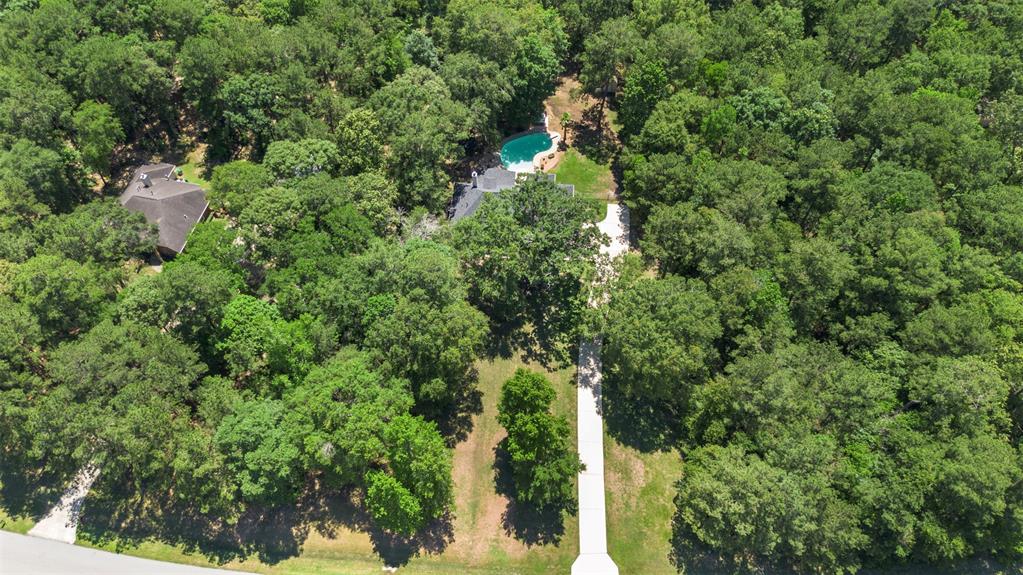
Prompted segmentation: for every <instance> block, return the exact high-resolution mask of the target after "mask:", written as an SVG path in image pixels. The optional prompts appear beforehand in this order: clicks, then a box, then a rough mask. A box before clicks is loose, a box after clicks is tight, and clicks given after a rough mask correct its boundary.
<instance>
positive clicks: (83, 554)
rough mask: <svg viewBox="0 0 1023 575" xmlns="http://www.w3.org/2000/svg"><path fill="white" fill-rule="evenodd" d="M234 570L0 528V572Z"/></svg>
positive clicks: (159, 574)
mask: <svg viewBox="0 0 1023 575" xmlns="http://www.w3.org/2000/svg"><path fill="white" fill-rule="evenodd" d="M217 573H222V574H226V573H230V574H231V575H238V571H224V570H222V569H203V568H200V567H191V566H188V565H179V564H177V563H163V562H160V561H152V560H149V559H139V558H138V557H130V556H128V555H119V554H117V553H108V552H106V551H99V550H97V549H87V548H85V547H78V546H75V545H69V544H67V543H60V542H58V541H51V540H49V539H40V538H38V537H29V536H27V535H18V534H17V533H8V532H6V531H0V574H2V575H23V574H32V575H216V574H217Z"/></svg>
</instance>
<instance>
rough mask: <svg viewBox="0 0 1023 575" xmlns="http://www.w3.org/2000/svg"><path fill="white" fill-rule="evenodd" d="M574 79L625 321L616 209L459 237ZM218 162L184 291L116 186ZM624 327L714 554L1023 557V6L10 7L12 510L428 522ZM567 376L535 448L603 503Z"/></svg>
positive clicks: (517, 196)
mask: <svg viewBox="0 0 1023 575" xmlns="http://www.w3.org/2000/svg"><path fill="white" fill-rule="evenodd" d="M563 74H571V75H573V76H577V77H578V79H579V81H580V86H581V87H580V89H581V90H582V91H583V92H585V93H587V94H588V95H589V96H590V97H592V98H594V99H595V100H596V101H597V102H599V113H600V119H599V120H597V124H598V127H601V126H599V124H600V123H601V122H603V121H604V120H603V118H604V117H605V116H606V117H608V118H611V119H612V120H613V121H612V122H611V125H609V126H602V127H601V128H603V129H608V130H614V131H615V132H617V138H615V146H613V151H612V152H613V153H612V154H611V156H612V157H613V159H612V166H613V168H614V173H615V178H616V180H617V184H618V193H619V197H620V200H621V202H622V203H623V204H624V205H626V206H627V207H628V208H629V210H630V212H631V223H632V226H633V236H634V239H635V240H636V243H635V247H637V248H638V253H634V254H632V255H629V256H626V257H625V258H624V259H623V260H622V261H619V262H618V265H617V270H618V271H619V276H618V278H617V280H615V281H614V282H613V283H612V284H611V285H609V286H606V288H607V290H608V298H607V303H606V305H604V306H603V307H601V308H600V309H599V310H596V311H592V312H590V311H588V310H587V305H586V303H587V299H588V297H589V296H590V282H591V281H592V280H593V278H594V277H595V275H596V273H595V270H594V268H593V265H592V262H593V259H594V256H595V254H597V252H598V248H599V246H600V244H601V242H602V239H601V238H600V237H598V234H597V232H596V228H595V227H593V226H592V225H590V224H591V222H592V221H593V220H595V219H597V217H598V216H596V210H594V209H593V208H594V206H593V205H592V203H591V202H590V201H589V200H586V199H583V198H579V197H575V196H570V195H567V194H565V193H563V192H562V191H561V189H560V188H558V187H557V186H555V185H554V184H552V183H550V182H547V181H541V180H534V181H530V182H528V183H525V184H523V185H521V186H519V187H518V188H516V189H514V190H507V191H506V192H502V193H501V194H500V195H496V194H491V195H492V196H495V197H490V198H487V200H486V201H484V202H483V204H482V206H481V208H480V210H479V211H478V212H477V213H476V214H475V215H474V216H473V217H471V218H467V219H465V220H462V221H459V222H457V223H451V222H449V221H448V219H447V218H446V216H445V210H446V209H447V207H448V206H449V203H450V202H451V199H452V193H453V186H452V184H453V182H458V181H465V179H466V178H467V176H468V173H469V172H470V170H471V167H472V166H474V165H475V164H473V159H474V158H475V157H478V156H479V155H481V154H483V153H486V152H492V151H493V150H494V149H495V147H496V146H498V145H499V144H500V142H501V141H502V139H503V138H504V137H505V136H507V135H509V134H512V133H515V132H517V131H519V130H521V129H523V128H526V127H528V126H529V125H530V124H531V123H533V122H535V121H536V119H537V117H538V116H539V115H541V113H542V111H543V105H544V101H545V100H546V99H547V98H549V97H550V96H551V95H552V94H553V93H554V90H555V87H556V85H557V82H558V78H559V76H561V75H563ZM605 113H606V114H605ZM576 120H580V121H581V120H582V119H576ZM580 123H581V122H580ZM619 144H620V145H619ZM186 152H187V153H191V154H195V155H198V156H199V157H201V160H202V163H203V165H204V166H205V167H206V171H205V173H202V174H200V175H201V176H202V177H204V178H205V179H207V180H208V181H209V184H208V187H207V189H206V196H207V199H208V200H209V202H210V211H211V214H212V215H211V217H210V218H209V219H208V220H207V221H204V222H202V223H199V224H198V225H196V226H195V227H194V229H193V230H192V231H191V234H190V235H189V236H188V242H187V245H186V246H185V248H184V250H183V251H182V252H181V253H180V255H178V256H177V257H175V258H173V259H170V260H169V261H167V262H164V263H163V265H162V269H155V268H154V267H153V266H149V265H146V262H147V260H148V259H149V258H151V257H152V256H153V255H154V253H155V252H154V250H155V248H156V245H157V244H156V242H157V239H158V235H157V229H156V227H155V226H153V225H150V224H148V223H147V222H146V219H145V218H144V217H143V216H142V215H141V214H139V213H136V212H129V211H127V210H125V209H124V208H123V207H121V205H120V204H119V203H118V202H117V200H116V196H117V195H118V194H119V193H120V192H121V190H123V189H124V186H125V184H126V183H127V182H128V181H129V179H130V178H131V175H132V172H133V170H134V169H135V168H136V167H137V166H138V165H140V164H142V163H145V162H147V161H151V160H154V159H162V160H163V161H167V162H171V163H176V164H185V163H187V158H186V156H187V155H188V154H187V153H186ZM189 177H191V176H189ZM596 332H600V333H603V334H604V337H603V340H602V342H603V362H604V375H605V383H604V386H605V387H604V391H605V394H606V400H605V401H606V417H607V421H608V431H609V433H610V434H611V435H612V436H614V437H615V438H616V439H618V440H620V441H623V442H626V443H631V444H633V445H635V446H637V447H640V448H641V449H660V450H677V451H678V452H679V453H680V454H681V458H680V459H679V465H680V466H681V469H682V472H681V479H680V480H679V482H678V484H677V486H676V490H675V492H673V493H664V494H663V497H664V499H665V501H667V500H669V499H672V498H673V499H674V506H675V510H676V511H675V515H674V523H673V541H672V546H673V550H674V551H673V554H672V560H673V561H674V563H675V565H676V566H677V567H678V568H679V569H680V570H687V569H688V570H693V569H695V570H699V569H702V568H706V567H708V566H717V567H721V566H723V567H725V568H726V569H739V570H753V571H757V570H766V569H769V568H780V569H783V570H788V571H796V572H813V573H832V572H854V571H857V570H858V569H860V568H861V567H887V566H892V565H900V564H904V563H923V564H943V563H948V562H954V561H958V560H961V559H968V558H978V557H979V558H994V559H996V560H1002V561H1015V560H1018V559H1019V558H1020V555H1021V554H1023V451H1021V448H1020V443H1021V438H1023V395H1021V393H1023V2H1020V1H1018V0H960V1H956V2H942V1H939V0H756V1H753V0H743V1H734V2H733V1H730V0H632V1H628V0H613V1H612V0H240V1H239V0H233V1H227V0H207V1H205V2H199V1H194V0H113V1H100V0H38V1H35V0H13V1H0V484H4V485H6V484H8V483H10V482H13V480H14V478H16V477H17V478H19V479H18V480H19V482H22V483H28V484H30V485H36V484H39V485H42V484H47V485H53V484H60V483H61V482H66V481H68V480H70V479H71V478H72V477H73V476H74V475H75V473H76V471H78V470H79V469H82V468H83V467H84V466H88V465H95V466H97V467H99V468H100V469H101V470H102V473H101V474H100V476H99V479H98V481H97V483H96V484H95V485H94V486H93V488H92V495H90V496H91V497H95V498H96V499H99V500H104V499H105V500H107V501H114V502H117V504H118V505H120V506H122V507H124V508H125V509H121V510H120V511H121V512H123V513H124V516H129V515H130V516H141V515H144V514H146V513H153V512H154V510H169V509H174V510H175V513H176V514H177V515H175V516H177V517H181V516H188V517H190V518H195V517H201V518H204V519H205V520H207V525H216V526H219V527H218V528H220V529H229V528H230V526H231V525H232V524H234V523H236V522H237V521H238V520H239V518H240V517H242V516H244V515H245V514H246V513H250V514H252V513H256V514H258V513H261V512H262V511H264V510H274V509H282V508H286V507H287V506H293V505H294V504H295V502H296V501H299V500H301V499H302V498H303V497H304V496H306V495H308V494H310V493H313V492H322V491H333V492H346V493H357V494H358V495H357V497H356V499H357V500H358V502H359V504H360V505H361V506H362V507H363V508H364V509H365V510H366V511H367V513H368V515H369V516H370V517H371V519H372V521H373V522H374V523H375V525H376V526H377V527H379V528H381V529H384V530H386V531H388V532H390V533H393V534H397V535H399V536H408V535H410V534H412V533H415V532H417V531H420V530H422V529H423V528H424V527H426V526H428V525H429V524H430V523H431V522H434V521H437V520H442V519H443V518H444V517H446V516H448V515H449V514H450V513H451V512H452V501H453V493H454V485H453V481H452V447H453V446H454V445H456V444H457V443H458V442H459V441H462V440H463V439H465V437H466V434H467V433H468V432H469V427H470V426H471V423H470V422H471V418H472V416H473V414H475V413H478V412H479V410H480V407H479V403H480V398H479V393H478V390H477V388H476V383H477V368H476V364H477V361H478V360H479V359H480V358H481V357H484V356H485V354H487V353H491V350H493V349H495V348H500V347H501V346H502V345H506V344H508V342H509V341H512V342H514V345H522V346H529V347H531V348H533V349H534V350H535V351H536V353H537V354H539V355H541V356H543V359H544V360H545V361H549V362H551V363H559V362H561V363H564V361H565V360H566V359H570V358H571V357H572V351H573V349H572V347H573V345H575V344H576V343H577V342H578V340H579V337H580V335H581V334H588V333H596ZM509 335H511V336H512V337H511V338H510V339H509V337H508V336H509ZM534 379H535V381H533V380H534ZM527 383H528V384H529V386H527V385H526V384H527ZM548 387H549V384H547V383H546V382H545V381H544V380H542V379H537V378H532V379H531V377H530V376H529V374H527V373H524V372H523V373H521V374H516V376H515V378H514V379H513V380H512V381H511V382H510V384H509V387H508V390H507V391H506V394H507V397H508V398H510V399H504V400H502V401H504V402H505V405H504V406H503V407H502V414H503V415H502V421H503V423H502V425H503V426H505V427H506V428H507V429H508V431H509V436H510V439H509V440H508V441H507V442H506V444H508V445H510V446H511V448H510V450H511V451H512V452H513V456H515V457H518V459H517V460H515V465H516V466H515V472H516V475H515V479H516V483H517V484H521V485H520V490H521V492H522V493H524V494H526V495H527V496H528V497H529V498H531V499H533V500H534V501H539V502H543V503H549V502H552V501H556V502H567V500H569V499H571V497H572V496H573V489H572V487H571V485H570V484H568V483H566V482H565V481H558V482H554V481H549V480H548V481H547V482H544V481H540V480H536V479H535V478H536V477H537V476H542V475H543V472H545V471H546V470H548V469H556V470H557V471H558V473H557V474H555V475H557V476H558V477H562V476H563V477H570V476H572V475H573V474H574V473H575V472H576V471H577V470H578V462H577V461H576V459H575V458H574V457H569V455H571V454H569V453H566V451H567V450H568V449H569V448H570V446H571V442H570V441H568V440H567V439H566V438H567V437H568V435H569V434H568V429H569V428H568V427H567V424H566V423H565V422H564V421H562V420H561V419H559V418H558V417H555V416H554V415H552V414H550V413H548V407H549V404H550V403H551V397H549V396H550V395H551V393H550V391H549V390H548ZM517 388H522V389H526V390H527V391H528V390H530V389H533V388H535V389H536V390H539V391H538V392H537V393H539V394H540V395H542V396H543V397H542V398H541V399H544V401H542V402H537V405H536V406H534V407H532V408H531V409H530V410H525V411H523V410H518V411H516V410H514V409H512V407H513V406H512V404H511V403H510V402H512V400H513V399H515V395H514V394H515V393H516V392H517ZM519 392H520V393H524V392H521V390H519ZM541 392H542V393H541ZM520 412H521V413H520ZM622 421H624V422H627V423H626V424H625V425H620V422H622ZM523 422H525V423H523ZM536 422H541V423H543V424H544V425H545V426H546V428H549V429H550V430H551V431H550V434H551V436H552V438H553V439H554V441H549V442H545V441H542V440H541V439H542V438H540V439H538V438H537V436H536V433H535V431H536V429H539V427H537V426H538V425H539V424H537V423H536ZM616 422H618V423H616ZM530 434H533V435H530ZM552 446H553V447H552ZM540 448H543V449H540ZM555 452H556V453H555ZM536 453H542V457H540V456H538V455H535V454H536ZM538 470H539V471H538ZM484 473H489V470H484ZM541 479H542V477H541ZM0 497H2V490H0ZM0 503H5V502H4V501H0ZM565 506H566V507H567V508H570V507H571V505H568V504H567V503H566V505H565ZM129 507H130V508H131V509H127V508H129ZM167 516H170V513H169V512H168V513H167Z"/></svg>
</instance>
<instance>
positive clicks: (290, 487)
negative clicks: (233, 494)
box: [214, 399, 304, 503]
mask: <svg viewBox="0 0 1023 575" xmlns="http://www.w3.org/2000/svg"><path fill="white" fill-rule="evenodd" d="M214 441H215V442H216V445H217V449H218V450H219V451H220V452H221V453H222V454H223V455H224V462H225V467H226V468H227V470H228V472H229V473H230V475H231V477H232V479H233V482H234V484H235V485H236V486H237V490H238V493H239V494H240V496H241V498H242V499H243V500H244V501H249V502H257V503H287V502H290V501H293V500H294V498H295V497H296V496H297V494H298V490H299V487H300V480H301V477H302V474H303V471H304V470H303V468H302V457H301V456H302V450H301V448H300V446H299V444H298V440H297V437H296V430H295V429H294V426H293V423H292V421H291V418H290V417H289V415H288V410H287V408H286V407H285V405H284V403H282V402H281V401H277V400H272V399H259V400H251V401H246V402H244V403H242V404H240V405H239V406H238V407H237V408H236V409H235V411H234V413H232V414H231V415H228V416H227V417H225V418H224V420H223V421H222V422H221V423H220V425H219V426H218V427H217V431H216V435H215V436H214Z"/></svg>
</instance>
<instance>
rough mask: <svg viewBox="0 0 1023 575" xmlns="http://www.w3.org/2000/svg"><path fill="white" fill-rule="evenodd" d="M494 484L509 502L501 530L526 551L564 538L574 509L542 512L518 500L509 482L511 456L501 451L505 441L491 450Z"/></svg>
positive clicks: (570, 506) (511, 480)
mask: <svg viewBox="0 0 1023 575" xmlns="http://www.w3.org/2000/svg"><path fill="white" fill-rule="evenodd" d="M505 441H507V440H505ZM494 482H495V484H496V489H497V493H498V494H499V495H503V496H505V497H507V498H508V505H507V507H506V508H505V510H504V513H503V514H502V515H501V526H502V527H504V532H505V534H506V535H509V536H511V537H514V538H515V539H517V540H519V541H521V542H523V543H525V544H526V546H527V547H533V546H535V545H554V546H557V545H560V544H561V538H562V537H563V536H564V535H565V518H564V516H565V514H566V513H568V514H570V515H575V513H576V509H575V505H574V504H572V505H565V506H562V507H552V508H546V509H542V508H539V507H536V506H535V505H532V504H531V503H528V502H526V501H521V500H519V499H518V498H517V495H518V493H517V491H516V489H515V482H514V480H513V478H512V468H511V456H510V455H509V454H508V451H507V450H506V449H505V448H504V441H502V442H501V443H500V444H498V446H497V447H495V448H494Z"/></svg>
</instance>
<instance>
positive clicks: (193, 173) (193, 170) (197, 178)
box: [178, 160, 210, 189]
mask: <svg viewBox="0 0 1023 575" xmlns="http://www.w3.org/2000/svg"><path fill="white" fill-rule="evenodd" d="M178 167H179V168H181V172H182V175H183V177H184V178H185V181H186V182H189V183H192V184H195V185H197V186H199V187H200V188H204V189H207V188H209V187H210V183H209V182H208V181H206V180H205V179H203V177H202V176H201V175H200V174H202V172H203V167H202V165H201V164H199V163H198V162H196V161H194V160H190V161H189V162H188V163H186V164H181V165H180V166H178Z"/></svg>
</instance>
